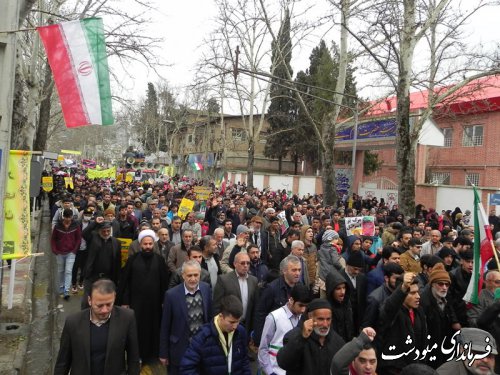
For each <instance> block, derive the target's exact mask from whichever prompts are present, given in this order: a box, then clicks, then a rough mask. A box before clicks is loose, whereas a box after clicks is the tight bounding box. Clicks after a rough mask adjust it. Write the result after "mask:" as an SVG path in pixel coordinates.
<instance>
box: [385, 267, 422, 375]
mask: <svg viewBox="0 0 500 375" xmlns="http://www.w3.org/2000/svg"><path fill="white" fill-rule="evenodd" d="M399 282H400V280H398V284H397V285H396V289H395V290H394V292H392V294H391V296H390V297H389V298H387V299H386V301H385V303H384V305H383V306H382V310H381V312H380V329H379V330H378V332H379V335H377V336H381V337H380V341H379V342H380V346H379V347H380V348H381V358H382V360H381V361H380V364H379V370H380V373H381V374H384V375H393V374H399V373H400V372H401V369H402V368H403V367H405V366H406V365H409V364H410V363H413V362H416V361H415V355H414V354H413V350H418V351H419V353H422V351H423V350H424V348H425V345H426V340H427V325H426V321H425V314H424V312H423V309H422V307H420V294H419V290H418V281H417V280H416V279H415V274H414V273H412V272H407V273H405V274H404V276H403V280H402V282H401V283H399ZM404 353H412V354H411V355H410V354H408V355H405V354H404ZM399 354H401V355H399ZM388 355H393V356H395V357H396V358H393V359H391V360H388V359H383V358H384V356H388Z"/></svg>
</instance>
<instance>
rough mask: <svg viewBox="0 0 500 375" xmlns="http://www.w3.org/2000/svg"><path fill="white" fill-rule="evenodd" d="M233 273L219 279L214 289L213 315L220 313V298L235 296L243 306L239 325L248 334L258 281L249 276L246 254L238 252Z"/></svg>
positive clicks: (250, 327)
mask: <svg viewBox="0 0 500 375" xmlns="http://www.w3.org/2000/svg"><path fill="white" fill-rule="evenodd" d="M233 264H234V271H232V272H230V273H227V274H224V275H222V276H220V277H219V279H218V280H217V284H216V285H215V289H214V315H217V314H218V313H219V312H220V304H221V300H222V297H225V296H228V295H234V296H236V297H237V298H238V299H239V300H240V301H241V303H242V304H243V315H242V317H241V321H240V323H241V324H243V325H244V326H245V328H246V330H247V333H249V332H250V331H251V329H252V322H253V316H254V310H255V304H256V302H257V297H258V295H257V293H258V286H257V284H258V281H257V278H256V277H255V276H252V275H250V274H249V269H250V257H249V256H248V254H247V253H246V252H239V253H237V254H236V256H235V257H234V263H233Z"/></svg>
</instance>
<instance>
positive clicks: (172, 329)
mask: <svg viewBox="0 0 500 375" xmlns="http://www.w3.org/2000/svg"><path fill="white" fill-rule="evenodd" d="M200 275H201V266H200V264H199V263H198V261H196V260H188V261H187V262H184V264H183V265H182V278H183V279H184V282H183V283H182V284H179V285H177V286H175V287H174V288H172V289H169V290H168V291H167V292H166V293H165V299H164V302H163V316H162V320H161V329H160V362H161V363H162V364H163V365H166V366H168V374H169V375H176V374H179V365H180V363H181V359H182V356H183V355H184V352H185V351H186V349H187V347H188V345H189V342H190V340H191V339H192V338H193V337H194V335H195V334H196V333H197V332H198V329H199V328H200V327H201V326H202V325H203V324H205V323H207V322H209V321H210V318H211V317H212V291H211V289H210V285H209V284H207V283H205V282H203V281H200Z"/></svg>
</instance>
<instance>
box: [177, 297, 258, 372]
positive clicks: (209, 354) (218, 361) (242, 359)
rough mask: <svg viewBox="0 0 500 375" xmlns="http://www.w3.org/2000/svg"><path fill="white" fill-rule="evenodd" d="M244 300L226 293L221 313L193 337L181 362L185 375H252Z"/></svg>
mask: <svg viewBox="0 0 500 375" xmlns="http://www.w3.org/2000/svg"><path fill="white" fill-rule="evenodd" d="M242 315H243V305H242V304H241V301H240V300H239V299H238V298H237V297H235V296H233V295H228V296H224V297H223V298H222V299H221V302H220V313H219V314H218V315H216V316H215V317H214V319H213V320H212V322H210V323H207V324H205V325H203V326H202V327H201V328H200V330H199V331H198V333H197V334H196V335H195V336H194V337H193V339H192V340H191V343H190V344H189V347H188V349H187V350H186V353H185V354H184V357H183V358H182V361H181V366H180V373H181V374H183V375H227V374H231V375H250V374H251V371H250V364H249V361H248V354H247V336H246V332H245V328H244V327H243V326H242V325H240V324H239V323H240V319H241V316H242Z"/></svg>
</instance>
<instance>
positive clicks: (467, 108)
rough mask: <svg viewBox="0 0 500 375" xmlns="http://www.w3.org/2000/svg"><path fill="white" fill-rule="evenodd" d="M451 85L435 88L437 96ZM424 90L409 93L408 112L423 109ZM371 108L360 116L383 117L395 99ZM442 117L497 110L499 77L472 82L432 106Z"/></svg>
mask: <svg viewBox="0 0 500 375" xmlns="http://www.w3.org/2000/svg"><path fill="white" fill-rule="evenodd" d="M451 87H453V86H441V87H439V88H436V89H435V91H436V92H437V93H440V92H441V93H444V92H445V91H446V90H448V89H449V88H451ZM427 100H428V91H416V92H412V93H411V94H410V110H411V111H412V112H413V111H418V110H419V109H423V108H426V107H427ZM372 104H373V107H372V108H371V109H370V110H369V111H368V112H367V114H366V115H365V116H364V117H378V116H387V115H388V114H390V113H392V112H395V111H396V107H397V100H396V96H392V97H389V98H386V99H381V100H379V101H373V102H372ZM436 108H437V109H440V111H438V112H437V113H436V114H439V112H441V113H442V114H446V113H449V112H452V113H453V114H469V113H477V112H489V111H498V110H500V75H495V76H489V77H484V78H480V79H477V80H474V81H472V82H470V83H468V84H467V85H465V86H464V87H462V88H461V89H459V90H457V91H456V92H455V93H453V94H452V95H450V96H449V97H448V98H447V99H446V100H444V101H443V102H442V103H440V104H439V105H437V106H436Z"/></svg>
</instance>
